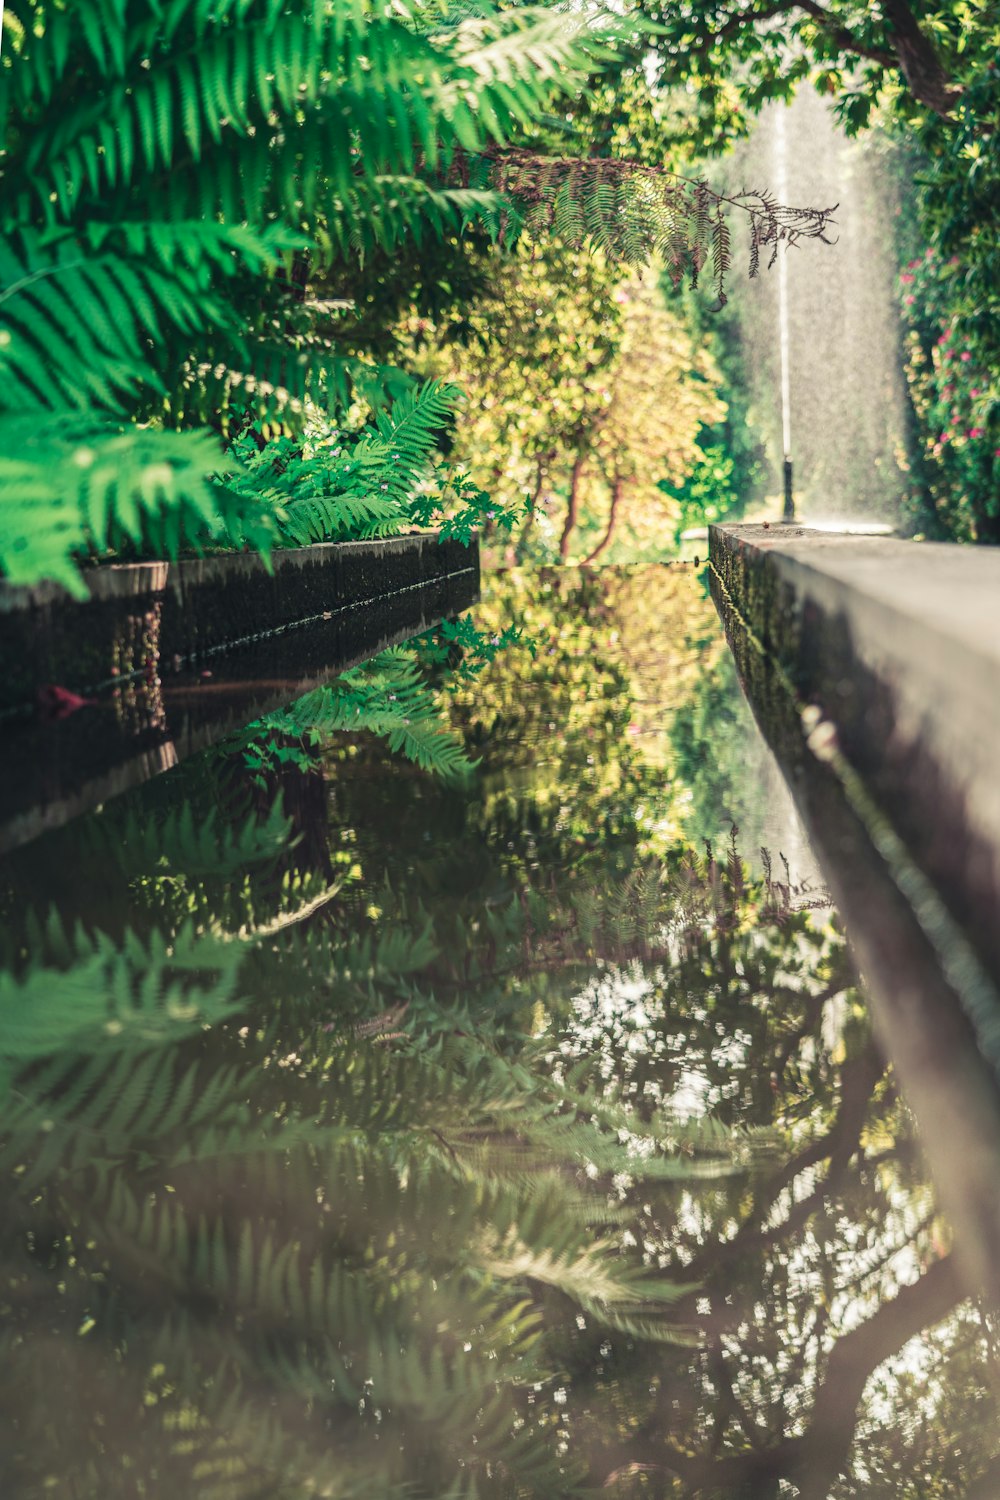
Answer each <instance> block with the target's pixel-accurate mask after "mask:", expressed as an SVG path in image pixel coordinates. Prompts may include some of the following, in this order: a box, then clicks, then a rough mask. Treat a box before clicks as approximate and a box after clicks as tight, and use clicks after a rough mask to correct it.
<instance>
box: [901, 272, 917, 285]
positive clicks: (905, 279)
mask: <svg viewBox="0 0 1000 1500" xmlns="http://www.w3.org/2000/svg"><path fill="white" fill-rule="evenodd" d="M899 279H900V281H901V282H902V283H903V285H904V286H909V285H910V282H911V281H916V279H917V278H916V277H915V276H911V274H910V273H909V271H903V272H902V273H901V275H900V278H899Z"/></svg>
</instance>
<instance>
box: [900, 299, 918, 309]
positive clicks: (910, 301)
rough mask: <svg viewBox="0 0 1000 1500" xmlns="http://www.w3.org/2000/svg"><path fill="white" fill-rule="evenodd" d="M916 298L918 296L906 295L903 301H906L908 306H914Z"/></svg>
mask: <svg viewBox="0 0 1000 1500" xmlns="http://www.w3.org/2000/svg"><path fill="white" fill-rule="evenodd" d="M916 300H917V299H916V297H904V298H903V301H904V302H905V303H906V305H907V307H912V306H913V304H914V302H916Z"/></svg>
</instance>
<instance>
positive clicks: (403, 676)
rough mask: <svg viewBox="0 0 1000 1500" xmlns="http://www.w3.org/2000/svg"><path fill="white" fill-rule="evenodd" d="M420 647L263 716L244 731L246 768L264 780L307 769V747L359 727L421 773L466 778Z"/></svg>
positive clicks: (394, 653)
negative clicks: (282, 769) (287, 769)
mask: <svg viewBox="0 0 1000 1500" xmlns="http://www.w3.org/2000/svg"><path fill="white" fill-rule="evenodd" d="M418 650H419V645H412V644H411V645H407V646H392V647H390V648H389V649H388V650H386V651H383V652H381V653H380V654H379V655H378V656H376V657H374V658H373V659H372V660H371V661H370V662H366V663H365V665H364V666H361V667H353V668H352V669H351V670H350V671H348V672H345V673H343V674H342V676H340V677H338V678H337V680H336V682H333V683H329V684H325V685H324V686H323V687H318V688H315V689H314V690H313V691H312V692H311V693H307V694H306V695H305V697H303V698H300V699H299V700H298V702H297V703H293V704H292V706H291V707H290V708H286V709H280V710H279V711H278V712H277V713H273V714H268V716H267V718H266V719H262V720H260V721H259V723H258V724H256V725H253V726H251V729H250V730H249V731H248V732H247V736H246V744H245V750H244V754H245V756H246V762H247V765H248V767H249V768H250V769H251V771H253V772H254V773H255V774H256V775H257V776H263V773H264V772H265V771H267V770H274V769H276V768H277V767H278V766H280V765H281V764H282V763H292V764H296V765H309V764H311V763H312V757H311V756H310V754H309V750H310V748H312V749H315V748H317V747H318V746H321V745H322V744H323V743H324V742H325V741H326V740H327V739H328V737H329V736H330V735H332V734H336V733H338V732H343V731H348V732H350V733H353V734H357V733H358V731H359V730H360V731H366V732H368V733H369V734H375V735H378V736H379V737H380V738H382V739H384V740H386V742H387V743H388V746H389V748H390V750H392V751H393V752H394V753H395V752H398V753H400V754H403V755H405V756H406V757H407V759H408V760H412V761H414V762H415V763H416V764H417V765H418V766H419V767H420V768H421V770H424V771H432V772H434V773H435V774H436V775H438V776H444V777H456V776H462V775H465V774H466V773H467V772H468V771H470V770H471V769H472V762H471V761H470V760H469V758H468V756H467V755H466V753H465V750H464V748H463V746H462V743H461V740H460V739H459V737H458V736H457V735H456V734H455V732H454V731H453V730H452V729H451V727H450V726H449V724H448V723H447V722H446V720H445V717H444V714H443V711H442V707H441V701H440V696H439V695H438V694H437V693H435V692H434V691H433V689H432V688H431V687H430V686H429V685H428V683H427V680H426V678H425V676H424V674H423V672H422V670H421V667H420V665H419V663H418V658H417V657H416V656H415V652H417V651H418ZM242 738H243V737H242V736H241V739H242Z"/></svg>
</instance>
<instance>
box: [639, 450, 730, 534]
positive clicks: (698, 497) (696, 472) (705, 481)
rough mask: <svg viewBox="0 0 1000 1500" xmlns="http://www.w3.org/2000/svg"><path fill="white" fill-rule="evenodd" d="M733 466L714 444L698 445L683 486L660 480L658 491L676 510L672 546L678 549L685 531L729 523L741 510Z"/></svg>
mask: <svg viewBox="0 0 1000 1500" xmlns="http://www.w3.org/2000/svg"><path fill="white" fill-rule="evenodd" d="M734 472H735V464H734V462H733V459H732V457H731V456H730V454H729V453H728V452H727V451H726V449H725V448H723V447H720V446H719V444H717V443H708V444H706V445H702V444H701V443H700V444H699V447H698V452H697V455H696V457H695V462H694V464H693V465H692V467H691V468H690V469H689V471H688V473H687V474H686V475H685V476H684V480H683V483H681V484H679V485H678V484H671V483H670V481H669V480H661V481H660V488H661V489H662V491H663V493H664V494H665V495H669V497H670V499H671V500H672V501H673V502H674V504H675V505H676V507H677V523H676V526H675V528H674V542H675V545H677V546H678V547H679V546H680V544H681V538H682V536H683V534H684V532H685V531H688V530H689V529H693V528H695V527H702V526H711V525H712V524H713V523H714V522H716V521H721V520H723V519H727V520H733V519H735V518H736V517H737V516H739V514H740V513H741V511H742V510H743V508H744V506H745V504H746V500H745V498H744V496H742V495H741V494H740V493H739V491H738V490H737V489H736V487H735V485H734V483H733V476H734Z"/></svg>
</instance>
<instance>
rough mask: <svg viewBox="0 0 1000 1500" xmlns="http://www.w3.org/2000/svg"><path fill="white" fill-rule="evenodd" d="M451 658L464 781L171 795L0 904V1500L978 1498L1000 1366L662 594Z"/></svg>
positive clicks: (690, 597)
mask: <svg viewBox="0 0 1000 1500" xmlns="http://www.w3.org/2000/svg"><path fill="white" fill-rule="evenodd" d="M478 620H479V623H480V624H481V625H482V626H483V627H484V628H486V629H487V631H492V632H495V633H497V634H500V633H501V632H502V630H503V628H504V626H505V625H506V624H508V623H510V622H511V621H515V622H516V621H523V622H524V623H525V624H526V627H527V630H528V632H529V633H530V636H531V638H532V641H533V645H534V656H533V657H532V656H530V655H528V654H527V652H526V651H525V650H523V649H517V650H514V651H509V652H505V653H503V654H502V655H501V656H499V657H498V658H497V660H496V661H494V662H493V663H492V664H491V665H490V666H488V667H487V668H486V669H485V671H484V672H483V673H482V675H480V676H479V677H478V678H476V679H475V680H474V681H472V682H467V683H462V682H458V683H457V684H456V683H454V682H452V683H451V684H450V685H449V682H448V680H447V676H446V674H444V673H441V674H440V687H441V691H442V693H443V694H449V693H450V694H451V709H450V711H451V715H452V719H453V722H454V724H455V725H456V727H457V729H458V730H459V731H460V733H461V735H462V737H463V739H464V742H465V745H466V747H467V749H468V750H469V752H470V753H471V755H472V756H473V757H475V758H476V760H477V761H478V766H477V768H476V770H475V771H474V773H473V774H472V775H470V776H467V777H465V778H461V779H458V780H456V779H454V778H452V779H448V778H446V777H445V778H443V777H440V776H435V775H432V774H429V773H428V772H426V771H422V770H420V769H418V768H417V767H416V766H414V765H413V764H412V763H411V762H410V761H408V760H407V759H405V757H403V756H402V755H400V754H398V753H397V754H394V753H392V751H391V750H390V749H389V748H388V746H387V744H386V743H385V742H384V740H380V739H378V738H377V737H375V736H373V735H371V734H367V733H360V734H356V735H348V734H343V733H341V734H338V735H336V736H334V737H333V738H332V740H331V741H330V743H329V745H328V747H327V748H326V749H325V750H324V751H323V753H322V755H320V756H318V757H317V758H316V759H315V763H314V764H313V766H312V768H311V769H309V768H304V767H303V765H302V764H301V763H300V761H301V757H293V758H292V759H291V760H289V761H288V763H287V764H278V763H276V762H275V761H274V759H273V758H272V759H271V761H270V762H269V763H268V767H267V768H266V770H265V772H264V773H263V774H257V775H256V776H254V775H252V774H251V771H250V769H249V768H248V765H247V758H246V755H245V752H244V750H242V749H240V748H239V747H235V748H229V749H228V750H223V751H213V752H209V753H206V754H204V755H202V756H200V757H197V758H195V759H193V760H191V761H190V762H187V763H186V764H184V765H183V766H181V767H179V768H178V769H177V770H175V771H173V772H171V773H169V774H168V775H166V776H163V777H161V778H160V779H159V780H158V781H156V782H154V783H152V784H150V785H148V786H147V787H145V788H143V789H141V790H140V791H138V792H137V793H134V794H129V795H127V796H125V797H121V798H118V799H116V800H115V801H114V802H112V803H109V804H108V805H107V806H106V808H104V809H103V810H102V811H101V812H99V813H98V814H96V815H94V816H91V817H89V818H87V819H84V820H80V821H78V822H76V823H73V824H71V825H69V826H68V827H66V828H65V829H62V830H60V831H59V832H57V833H53V834H49V835H46V836H45V837H44V838H40V839H38V840H37V841H36V842H35V843H33V844H31V845H29V846H28V847H26V848H24V849H22V850H21V851H19V852H18V853H17V854H16V855H14V856H11V857H10V858H9V859H8V860H7V862H6V863H5V864H4V865H3V866H2V867H0V918H2V929H3V937H2V948H0V958H2V961H3V969H2V972H0V1006H2V1008H0V1091H2V1092H0V1100H2V1102H0V1166H2V1171H3V1188H2V1191H3V1205H2V1211H0V1255H2V1275H3V1281H2V1290H0V1312H2V1326H0V1353H2V1359H0V1387H2V1391H0V1444H2V1454H0V1473H2V1475H3V1478H4V1480H5V1483H4V1485H3V1487H2V1493H3V1494H4V1495H5V1496H14V1497H17V1500H21V1497H27V1496H36V1495H37V1496H43V1495H44V1496H48V1495H53V1496H58V1497H63V1496H65V1497H73V1500H76V1497H81V1500H84V1497H86V1500H90V1497H95V1500H96V1497H99V1496H100V1497H102V1500H103V1497H110V1496H123V1497H124V1496H129V1497H132V1496H143V1497H145V1496H150V1497H157V1500H160V1497H162V1500H174V1497H185V1500H186V1497H197V1500H202V1497H204V1500H209V1497H212V1500H216V1497H217V1500H223V1497H227V1500H251V1497H254V1500H257V1497H259V1500H272V1497H273V1500H286V1497H287V1500H293V1497H295V1500H297V1497H307V1496H330V1497H343V1500H355V1497H357V1500H362V1497H363V1500H369V1497H370V1500H391V1497H400V1500H401V1497H403V1496H407V1497H413V1500H444V1497H453V1500H460V1497H468V1500H473V1497H481V1500H487V1497H515V1496H516V1497H525V1500H527V1497H539V1500H541V1497H545V1500H548V1497H556V1496H562V1495H567V1496H568V1495H578V1494H595V1493H598V1492H600V1493H603V1494H609V1495H621V1496H632V1495H635V1496H640V1495H641V1496H670V1497H691V1500H694V1497H704V1500H721V1497H727V1500H728V1497H761V1500H765V1497H772V1496H774V1497H777V1496H782V1495H789V1496H791V1495H800V1496H804V1497H813V1500H820V1497H825V1496H828V1495H829V1496H835V1497H838V1500H846V1497H854V1496H858V1497H861V1496H865V1497H876V1500H881V1497H885V1500H888V1497H890V1496H891V1497H893V1500H900V1497H913V1500H933V1497H937V1496H941V1497H945V1496H949V1497H950V1496H963V1497H969V1500H972V1497H979V1500H988V1497H992V1496H993V1495H995V1494H997V1493H1000V1463H998V1459H997V1455H998V1453H1000V1434H998V1430H997V1429H998V1426H1000V1423H998V1412H997V1396H998V1374H1000V1364H998V1360H1000V1347H998V1342H997V1340H998V1337H1000V1329H998V1327H997V1321H996V1318H995V1316H994V1315H993V1313H992V1312H989V1311H988V1310H987V1309H986V1308H985V1307H982V1306H980V1305H978V1304H976V1303H975V1302H970V1301H968V1300H963V1299H962V1293H961V1291H960V1289H959V1286H958V1282H957V1278H956V1277H955V1275H954V1273H953V1271H952V1268H951V1258H950V1254H949V1250H950V1235H949V1229H948V1226H947V1224H946V1223H945V1222H944V1221H943V1219H942V1217H941V1216H940V1214H939V1211H938V1209H937V1206H936V1203H935V1196H934V1192H933V1190H932V1188H931V1186H930V1184H929V1183H928V1181H927V1178H926V1174H925V1170H924V1167H923V1165H922V1162H921V1158H920V1153H919V1150H918V1148H917V1145H916V1143H915V1140H914V1131H913V1128H912V1125H911V1121H910V1117H909V1114H908V1111H907V1108H906V1105H905V1102H904V1101H902V1100H901V1099H900V1097H899V1096H898V1094H897V1092H896V1090H895V1088H894V1085H893V1078H892V1074H891V1070H889V1069H888V1068H887V1066H886V1063H885V1060H884V1058H883V1057H882V1055H881V1053H880V1051H879V1048H878V1047H877V1045H876V1044H875V1042H874V1041H873V1038H872V1036H871V1032H870V1028H869V1024H868V1020H867V1013H866V1008H865V1004H864V999H863V996H862V995H861V994H860V992H859V990H858V988H857V987H856V984H855V982H854V978H853V975H852V972H851V969H850V965H849V963H848V958H847V952H846V947H845V941H844V937H843V934H842V933H841V931H840V930H839V926H838V922H837V918H836V914H835V913H833V912H832V911H831V910H830V908H829V906H828V905H827V904H826V901H825V898H824V895H823V892H822V890H821V881H820V878H819V876H818V873H817V872H816V870H815V867H814V865H813V863H812V859H811V856H810V854H809V851H808V848H807V847H806V844H805V841H804V838H803V835H802V832H801V829H800V828H799V827H798V825H797V823H796V821H795V816H794V813H793V811H792V808H791V803H790V800H789V798H788V796H787V793H786V792H785V790H784V787H783V784H782V782H781V780H780V777H779V775H778V773H777V771H776V770H775V768H774V767H773V764H772V763H771V762H770V760H769V757H768V754H767V751H766V749H765V747H764V746H763V744H762V742H761V741H760V739H759V737H758V736H757V734H756V731H755V729H754V726H753V724H752V720H751V718H750V715H749V712H748V710H747V709H746V707H745V705H744V703H743V701H742V699H741V697H740V694H739V689H738V687H737V684H736V681H735V675H734V672H733V669H732V666H731V664H730V661H729V658H728V656H727V654H726V652H725V648H724V643H723V641H722V639H721V635H720V632H719V629H718V626H717V624H716V621H715V616H714V611H713V609H712V607H711V604H710V603H709V601H708V599H707V596H706V593H705V590H704V588H703V586H702V585H701V583H700V582H699V581H698V580H697V579H696V578H695V577H694V576H693V575H692V574H691V573H690V572H689V571H679V570H678V571H671V570H667V569H638V570H629V571H615V570H607V571H605V572H603V573H600V574H596V575H595V574H591V575H590V576H589V577H587V576H581V575H578V574H575V573H573V572H571V571H565V572H562V573H551V574H542V575H532V576H529V575H527V574H518V573H508V574H501V575H494V577H493V578H492V579H491V580H488V582H487V587H486V590H485V598H484V601H483V604H482V606H481V607H480V609H479V611H478ZM734 827H735V829H736V830H737V831H736V832H734V831H733V830H734Z"/></svg>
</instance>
